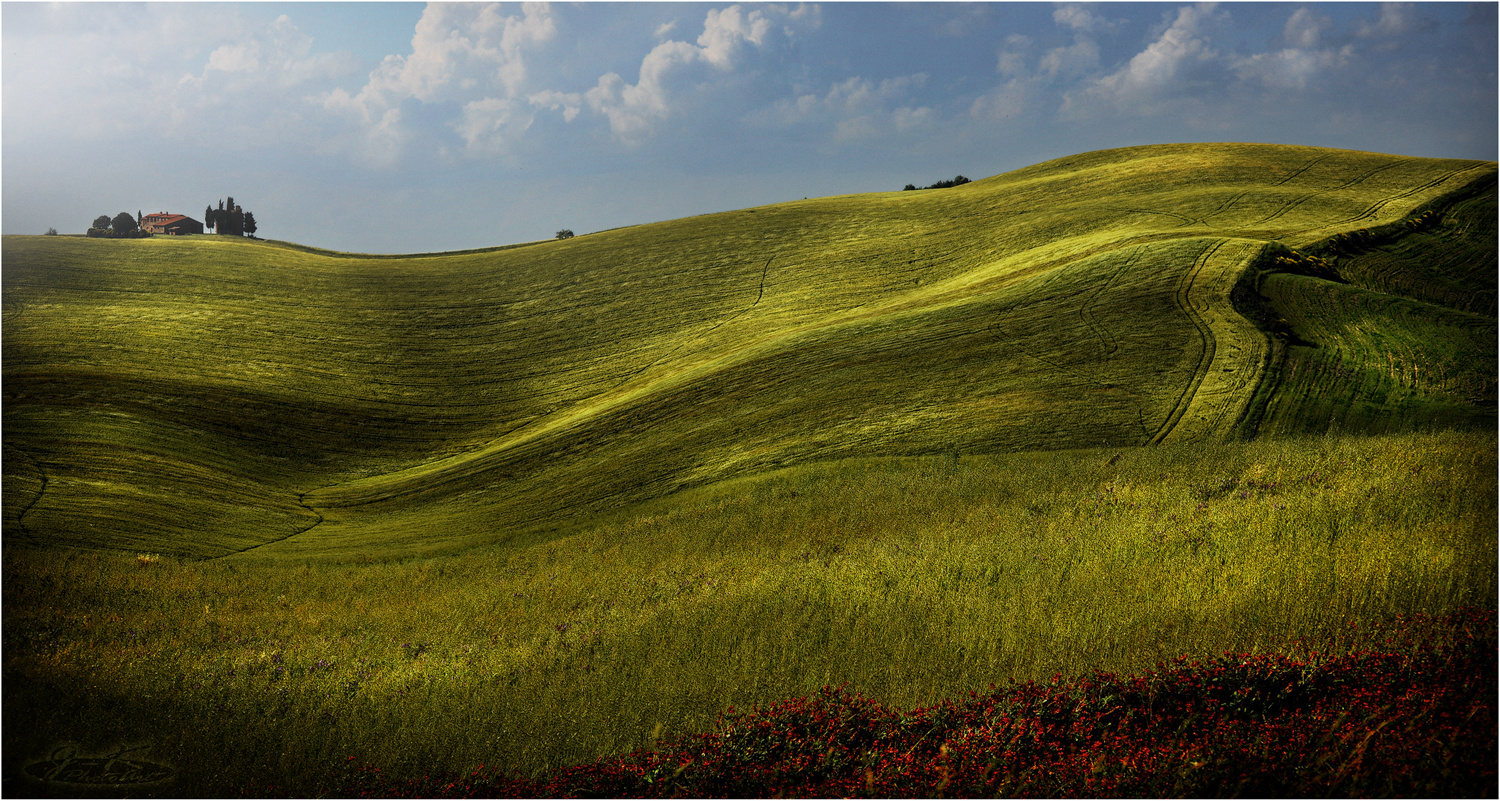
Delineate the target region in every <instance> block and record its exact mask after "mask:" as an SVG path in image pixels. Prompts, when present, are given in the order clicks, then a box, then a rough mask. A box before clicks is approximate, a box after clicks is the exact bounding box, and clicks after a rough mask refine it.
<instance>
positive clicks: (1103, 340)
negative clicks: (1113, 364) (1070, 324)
mask: <svg viewBox="0 0 1500 801" xmlns="http://www.w3.org/2000/svg"><path fill="white" fill-rule="evenodd" d="M1144 248H1145V246H1144V245H1137V246H1136V249H1135V252H1134V253H1132V254H1130V257H1129V258H1127V259H1125V261H1124V263H1122V264H1121V265H1120V266H1119V267H1116V268H1115V271H1114V274H1112V275H1110V277H1109V280H1108V281H1105V282H1104V284H1103V285H1102V286H1100V287H1099V288H1098V289H1096V290H1094V293H1093V294H1092V295H1089V298H1088V300H1086V301H1084V303H1083V305H1082V306H1079V307H1078V316H1079V318H1080V319H1082V320H1083V324H1084V325H1087V326H1088V327H1089V329H1090V330H1091V331H1093V332H1094V336H1096V337H1098V338H1099V342H1100V344H1101V345H1102V346H1103V348H1104V352H1103V353H1102V354H1101V355H1102V356H1104V357H1106V358H1107V357H1108V356H1110V354H1113V353H1114V352H1115V351H1116V350H1119V347H1120V345H1119V343H1118V342H1116V341H1115V339H1114V338H1113V337H1111V336H1109V335H1108V334H1109V332H1108V331H1107V330H1106V329H1104V328H1102V327H1101V326H1100V325H1099V324H1098V321H1097V320H1095V319H1094V315H1093V313H1092V312H1091V311H1089V309H1090V307H1092V306H1093V305H1094V304H1095V303H1097V302H1098V301H1099V297H1100V296H1101V295H1103V294H1104V292H1105V290H1107V289H1109V285H1110V284H1113V283H1114V282H1115V279H1116V278H1119V277H1120V274H1121V273H1123V272H1125V268H1126V267H1129V266H1131V265H1132V264H1134V263H1135V260H1136V259H1137V258H1139V257H1140V255H1141V250H1143V249H1144Z"/></svg>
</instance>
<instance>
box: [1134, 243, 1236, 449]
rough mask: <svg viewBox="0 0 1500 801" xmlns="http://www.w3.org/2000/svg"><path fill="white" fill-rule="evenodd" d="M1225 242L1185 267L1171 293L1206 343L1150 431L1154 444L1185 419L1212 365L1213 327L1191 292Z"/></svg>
mask: <svg viewBox="0 0 1500 801" xmlns="http://www.w3.org/2000/svg"><path fill="white" fill-rule="evenodd" d="M1224 242H1225V240H1223V239H1220V240H1218V241H1216V242H1214V243H1213V244H1212V245H1210V246H1209V247H1207V248H1205V249H1204V250H1203V252H1202V253H1200V254H1199V255H1198V258H1197V259H1195V260H1194V261H1193V266H1192V267H1191V268H1190V269H1188V270H1185V271H1183V273H1182V277H1181V278H1180V279H1178V281H1177V290H1176V291H1174V292H1173V293H1172V303H1173V304H1174V305H1176V306H1177V309H1178V311H1181V312H1182V313H1183V315H1185V316H1186V317H1187V318H1188V321H1189V322H1191V323H1192V324H1193V327H1194V328H1196V329H1198V337H1199V339H1200V340H1201V341H1202V345H1203V347H1202V349H1201V350H1200V351H1199V354H1198V364H1197V365H1196V366H1195V367H1194V369H1193V377H1192V378H1191V379H1190V380H1189V381H1188V383H1187V386H1185V387H1183V389H1182V394H1180V395H1178V396H1177V402H1176V403H1175V404H1173V405H1172V410H1171V411H1170V412H1167V417H1166V419H1165V420H1163V421H1162V423H1161V425H1160V426H1158V427H1157V429H1156V433H1154V434H1152V435H1151V444H1153V445H1155V444H1158V443H1160V442H1161V441H1162V440H1164V439H1166V437H1167V435H1168V434H1170V433H1171V432H1172V429H1173V428H1175V427H1176V426H1177V423H1178V422H1179V421H1180V420H1181V419H1182V415H1183V414H1185V413H1186V412H1187V407H1188V402H1189V401H1190V400H1191V399H1192V397H1193V395H1194V394H1196V393H1197V391H1198V386H1199V385H1200V384H1202V383H1203V378H1204V376H1205V375H1207V374H1208V369H1209V366H1210V365H1211V364H1212V363H1213V359H1214V334H1213V331H1211V330H1209V327H1208V324H1207V323H1205V322H1204V321H1203V318H1202V317H1200V316H1199V315H1198V312H1197V311H1196V310H1195V309H1194V308H1193V303H1192V299H1191V298H1189V297H1188V293H1190V292H1191V291H1192V288H1193V281H1194V280H1195V279H1196V278H1197V277H1198V273H1199V272H1201V271H1202V270H1203V267H1204V265H1206V264H1208V260H1209V258H1210V257H1212V256H1213V254H1214V253H1215V252H1217V251H1218V249H1219V248H1220V247H1221V246H1222V245H1223V244H1224Z"/></svg>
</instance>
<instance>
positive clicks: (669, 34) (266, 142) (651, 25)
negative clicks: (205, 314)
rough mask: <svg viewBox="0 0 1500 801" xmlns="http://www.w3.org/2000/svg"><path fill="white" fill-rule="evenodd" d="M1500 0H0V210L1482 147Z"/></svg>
mask: <svg viewBox="0 0 1500 801" xmlns="http://www.w3.org/2000/svg"><path fill="white" fill-rule="evenodd" d="M1496 12H1497V4H1495V3H1480V4H1459V3H1454V4H1450V3H1416V4H1403V3H1386V4H1374V3H1369V4H1366V3H1222V4H1217V5H1215V4H1181V3H1140V4H1137V3H1101V4H1074V3H1059V4H1052V3H993V4H958V3H911V4H907V3H821V4H770V5H761V4H749V3H739V4H732V3H577V4H553V5H545V4H529V3H528V4H511V3H504V4H495V5H488V4H481V5H459V4H434V5H430V6H426V5H422V4H408V3H296V2H292V3H269V2H268V3H167V4H133V3H55V4H54V3H29V2H6V3H4V4H3V5H0V80H3V95H0V162H3V168H0V173H3V174H0V191H3V208H0V227H3V231H4V232H5V233H8V234H11V233H17V234H24V233H42V232H43V231H45V230H46V229H47V228H49V227H53V228H57V229H58V230H59V231H61V232H63V233H79V232H82V231H83V230H84V229H85V228H87V227H88V224H89V222H90V221H91V220H93V219H94V218H95V217H97V216H98V215H100V214H109V215H111V216H113V215H114V214H117V213H118V212H120V211H130V212H132V213H134V212H135V211H138V210H141V211H146V212H151V211H159V210H164V211H175V212H181V213H186V214H188V215H189V216H193V217H195V218H201V216H202V213H203V209H204V207H205V206H206V205H208V204H210V203H214V202H217V201H218V200H219V199H221V198H224V197H225V196H229V195H232V196H233V197H234V198H235V199H236V201H237V202H239V203H240V204H241V205H243V206H244V207H245V208H247V209H249V210H251V211H252V212H254V213H255V217H256V219H257V221H258V222H259V224H260V231H259V235H261V236H263V237H266V238H271V239H283V240H289V241H294V242H301V243H304V244H309V245H315V246H318V247H326V248H333V249H337V250H350V251H360V252H370V253H399V252H421V251H430V250H453V249H462V248H471V247H483V246H488V245H498V244H506V243H511V242H521V241H528V240H533V239H547V238H551V237H552V236H553V234H555V232H556V231H558V230H559V229H562V228H569V229H571V230H573V231H576V232H577V233H580V234H583V233H587V232H590V231H597V230H603V229H607V228H613V227H619V226H625V225H633V224H637V223H644V222H651V221H655V220H663V219H672V218H677V217H684V216H689V215H693V214H701V213H707V212H715V211H724V210H728V209H737V208H745V207H749V206H756V205H761V204H767V203H775V202H780V201H784V200H792V199H800V198H803V197H817V196H825V195H838V194H849V193H855V192H872V191H890V190H899V189H900V188H901V187H902V186H904V185H906V184H907V183H915V184H918V185H925V184H929V183H932V182H934V181H938V180H941V179H945V178H951V177H953V176H954V175H956V174H960V173H961V174H963V175H966V176H968V177H970V178H981V177H987V176H990V175H996V174H999V173H1002V172H1006V171H1009V170H1013V169H1018V168H1020V167H1024V166H1027V165H1029V164H1034V163H1037V162H1041V161H1045V160H1047V159H1051V158H1056V157H1060V156H1065V155H1070V154H1073V153H1079V152H1084V151H1089V150H1098V149H1101V148H1109V147H1120V146H1127V145H1139V144H1152V143H1162V142H1200V141H1201V142H1207V141H1256V142H1277V143H1286V144H1298V145H1317V146H1325V147H1338V148H1349V149H1355V150H1370V151H1379V152H1386V153H1399V154H1403V155H1413V156H1434V157H1453V158H1477V159H1488V160H1494V159H1495V158H1496V149H1497V131H1496V120H1497V113H1500V112H1497V102H1496V101H1497V78H1496V66H1497V54H1496V42H1497V33H1500V27H1497V14H1496Z"/></svg>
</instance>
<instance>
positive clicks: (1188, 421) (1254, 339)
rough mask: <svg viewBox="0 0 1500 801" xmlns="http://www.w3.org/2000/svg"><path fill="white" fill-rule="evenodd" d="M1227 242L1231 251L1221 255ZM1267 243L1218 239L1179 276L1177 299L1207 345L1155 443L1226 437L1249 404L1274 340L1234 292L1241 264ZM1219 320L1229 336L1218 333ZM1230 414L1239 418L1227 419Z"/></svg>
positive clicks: (1179, 305) (1153, 442)
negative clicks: (1239, 306) (1236, 304)
mask: <svg viewBox="0 0 1500 801" xmlns="http://www.w3.org/2000/svg"><path fill="white" fill-rule="evenodd" d="M1226 245H1231V246H1232V249H1231V250H1229V251H1226V252H1225V253H1224V255H1223V256H1221V251H1223V250H1224V248H1225V246H1226ZM1263 246H1264V245H1263V243H1261V242H1258V241H1255V240H1234V239H1219V240H1217V241H1215V242H1214V243H1213V244H1211V245H1209V246H1208V247H1206V248H1204V250H1203V251H1202V252H1201V253H1200V254H1199V255H1198V258H1197V259H1195V260H1194V262H1193V266H1192V267H1191V268H1190V269H1188V270H1186V271H1184V272H1183V274H1182V277H1181V278H1180V279H1179V280H1178V283H1177V290H1176V291H1175V292H1174V293H1173V303H1174V304H1175V305H1176V306H1177V308H1178V309H1179V310H1181V311H1182V313H1183V314H1184V315H1186V316H1187V318H1188V320H1189V321H1190V322H1191V323H1192V324H1193V327H1194V328H1196V329H1197V330H1198V334H1199V337H1200V338H1201V340H1202V343H1203V345H1202V348H1201V350H1200V351H1199V354H1198V361H1197V364H1196V365H1194V369H1193V376H1192V378H1191V379H1189V381H1188V382H1187V384H1186V385H1185V386H1184V387H1183V390H1182V393H1181V394H1180V395H1178V397H1177V401H1176V402H1175V403H1174V404H1173V406H1172V410H1171V411H1170V412H1168V414H1167V417H1166V419H1165V420H1163V421H1162V423H1161V425H1160V426H1159V427H1158V428H1157V430H1156V432H1155V433H1154V434H1152V435H1151V436H1150V438H1149V440H1148V441H1149V442H1150V443H1151V444H1159V443H1161V442H1164V441H1166V440H1167V439H1168V438H1171V439H1183V440H1187V441H1200V440H1204V439H1209V438H1213V437H1216V436H1224V435H1225V434H1226V433H1227V432H1228V431H1229V429H1230V427H1232V426H1233V425H1235V424H1237V423H1238V421H1239V418H1240V417H1242V416H1243V415H1244V413H1245V411H1246V409H1247V408H1248V403H1249V401H1250V399H1251V398H1252V397H1253V395H1254V392H1255V388H1256V386H1258V385H1259V382H1260V381H1261V380H1262V379H1263V378H1264V373H1265V368H1266V360H1267V354H1268V352H1269V349H1270V341H1269V339H1268V338H1267V336H1266V334H1265V333H1264V332H1262V331H1261V330H1260V329H1259V328H1256V327H1255V326H1254V324H1252V323H1250V322H1249V321H1248V320H1246V319H1245V318H1244V317H1242V316H1241V315H1240V314H1239V312H1237V311H1235V310H1234V308H1233V306H1232V305H1231V304H1230V302H1229V291H1230V290H1231V289H1232V288H1233V286H1234V283H1235V281H1236V280H1237V279H1238V277H1239V268H1240V267H1242V266H1243V265H1244V264H1246V263H1247V262H1248V261H1249V260H1250V258H1252V257H1253V255H1254V253H1255V252H1257V251H1258V250H1259V249H1260V248H1261V247H1263ZM1206 315H1207V316H1209V317H1212V319H1207V318H1206ZM1214 322H1219V323H1220V325H1219V327H1220V329H1221V330H1222V332H1223V333H1224V334H1225V335H1226V336H1219V335H1216V334H1215V332H1214V329H1215V326H1214ZM1221 340H1222V341H1221ZM1247 368H1249V369H1248V370H1247ZM1231 413H1232V414H1233V418H1234V419H1232V420H1226V415H1230V414H1231Z"/></svg>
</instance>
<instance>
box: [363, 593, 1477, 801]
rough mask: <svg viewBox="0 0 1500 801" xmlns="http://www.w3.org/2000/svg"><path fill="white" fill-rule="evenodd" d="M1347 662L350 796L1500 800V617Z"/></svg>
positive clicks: (1115, 686)
mask: <svg viewBox="0 0 1500 801" xmlns="http://www.w3.org/2000/svg"><path fill="white" fill-rule="evenodd" d="M1381 633H1382V634H1384V635H1386V639H1385V645H1384V647H1382V648H1378V649H1370V650H1364V651H1360V652H1357V653H1353V654H1348V655H1344V656H1339V657H1334V658H1319V657H1316V656H1314V657H1310V658H1308V659H1302V660H1299V659H1292V658H1290V657H1287V656H1282V655H1266V654H1262V655H1253V656H1252V655H1245V654H1226V655H1224V656H1223V657H1220V658H1217V659H1213V660H1210V661H1206V662H1189V661H1187V660H1183V659H1179V660H1176V661H1174V662H1171V663H1167V664H1163V665H1159V666H1158V667H1157V669H1156V670H1154V671H1152V672H1150V673H1148V674H1146V675H1143V676H1138V677H1133V678H1121V677H1118V676H1115V675H1113V674H1108V673H1094V674H1092V675H1090V676H1087V677H1085V678H1082V679H1079V680H1076V681H1067V682H1065V681H1063V680H1062V678H1061V677H1060V676H1056V677H1053V679H1052V681H1051V682H1048V683H1037V682H1026V683H1013V684H1011V685H1008V686H1006V687H1004V688H1000V689H996V688H993V687H992V688H991V689H990V691H989V692H987V693H983V694H977V693H971V694H970V695H969V697H967V698H965V699H962V700H960V701H956V702H955V701H944V702H943V703H940V704H938V705H935V706H932V707H927V708H921V709H916V710H913V711H911V712H908V713H898V712H894V711H892V710H889V709H886V708H885V707H883V706H881V705H880V704H878V703H876V702H874V701H872V700H870V699H867V698H863V697H861V696H860V695H858V694H856V693H852V692H849V691H847V690H845V689H844V688H842V687H838V688H832V687H825V688H823V689H822V690H821V691H820V692H818V693H817V694H816V695H814V696H813V697H811V698H794V699H791V700H787V701H783V702H780V703H777V704H774V705H772V706H770V707H767V708H764V709H755V710H751V711H748V712H745V711H736V710H733V709H731V710H728V711H727V712H725V713H724V714H722V715H721V716H720V719H719V722H718V724H717V726H716V727H715V730H714V731H713V732H712V733H708V734H697V735H690V736H686V737H680V738H677V739H675V740H672V741H669V742H667V743H665V744H664V745H663V746H661V747H660V748H658V749H656V750H651V751H636V752H633V753H630V754H627V755H624V756H618V757H612V758H608V759H604V760H601V761H599V762H596V763H593V764H590V765H581V766H576V767H570V768H564V769H560V770H555V771H552V772H550V773H547V774H545V775H543V776H542V777H540V778H538V779H535V780H529V779H523V778H520V777H515V776H507V775H502V774H499V773H495V772H492V771H488V770H479V771H475V772H474V773H472V774H469V775H466V776H444V777H435V776H424V777H422V778H421V779H417V780H392V779H391V778H389V777H386V776H384V775H383V774H382V773H381V772H380V770H379V769H378V768H375V767H373V766H369V765H365V766H357V765H356V764H355V763H354V761H353V759H352V758H351V760H350V762H349V764H348V765H346V766H345V770H344V772H343V774H342V776H341V778H340V781H339V786H338V787H337V789H336V792H337V793H338V794H339V795H361V796H378V797H393V796H421V797H454V796H458V797H476V796H479V797H625V798H629V797H742V798H743V797H822V798H830V797H834V798H837V797H851V796H871V797H906V798H911V797H923V796H932V795H947V796H980V795H983V796H996V795H1005V796H1032V797H1070V798H1071V797H1153V796H1154V797H1186V796H1228V795H1236V796H1262V797H1279V796H1322V795H1340V796H1449V797H1461V796H1485V797H1493V796H1494V795H1495V794H1496V772H1495V768H1496V716H1495V706H1496V687H1497V675H1496V619H1495V612H1494V611H1493V610H1485V611H1474V610H1465V611H1463V612H1460V613H1456V614H1453V615H1449V616H1446V617H1444V618H1441V619H1432V618H1426V617H1417V618H1407V619H1399V620H1397V621H1395V622H1394V623H1393V624H1391V625H1390V626H1389V627H1387V628H1386V629H1385V631H1384V632H1381Z"/></svg>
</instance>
